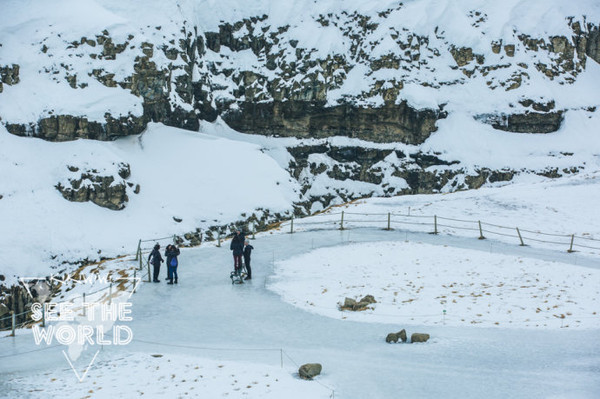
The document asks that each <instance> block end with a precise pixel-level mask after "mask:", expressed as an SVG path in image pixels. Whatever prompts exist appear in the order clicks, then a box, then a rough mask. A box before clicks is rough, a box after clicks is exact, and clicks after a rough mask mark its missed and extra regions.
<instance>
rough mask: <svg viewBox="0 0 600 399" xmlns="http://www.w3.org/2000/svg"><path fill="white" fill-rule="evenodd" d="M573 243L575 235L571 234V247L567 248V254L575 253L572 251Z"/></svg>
mask: <svg viewBox="0 0 600 399" xmlns="http://www.w3.org/2000/svg"><path fill="white" fill-rule="evenodd" d="M573 241H575V234H571V246H570V247H569V250H568V251H567V252H568V253H571V252H575V251H573Z"/></svg>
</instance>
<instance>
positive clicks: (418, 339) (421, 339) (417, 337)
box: [410, 333, 429, 343]
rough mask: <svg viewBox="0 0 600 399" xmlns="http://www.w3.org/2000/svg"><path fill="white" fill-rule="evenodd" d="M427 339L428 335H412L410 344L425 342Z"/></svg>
mask: <svg viewBox="0 0 600 399" xmlns="http://www.w3.org/2000/svg"><path fill="white" fill-rule="evenodd" d="M428 339H429V334H422V333H414V334H413V335H411V336H410V342H412V343H415V342H427V340H428Z"/></svg>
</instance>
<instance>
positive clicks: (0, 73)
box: [0, 64, 20, 86]
mask: <svg viewBox="0 0 600 399" xmlns="http://www.w3.org/2000/svg"><path fill="white" fill-rule="evenodd" d="M0 82H2V83H4V84H5V85H9V86H12V85H16V84H17V83H19V82H20V79H19V65H17V64H12V65H11V66H0Z"/></svg>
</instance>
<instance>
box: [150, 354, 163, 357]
mask: <svg viewBox="0 0 600 399" xmlns="http://www.w3.org/2000/svg"><path fill="white" fill-rule="evenodd" d="M150 356H152V357H163V355H158V354H157V355H150Z"/></svg>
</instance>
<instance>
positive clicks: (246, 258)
mask: <svg viewBox="0 0 600 399" xmlns="http://www.w3.org/2000/svg"><path fill="white" fill-rule="evenodd" d="M244 244H245V245H244V264H245V265H246V271H247V272H248V275H247V276H246V278H245V280H250V279H251V278H252V269H251V268H250V254H251V253H252V250H253V249H254V247H253V246H252V245H250V244H249V243H248V240H246V242H244Z"/></svg>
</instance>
